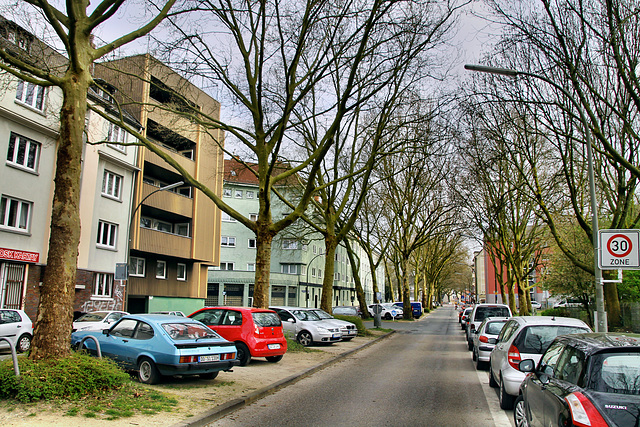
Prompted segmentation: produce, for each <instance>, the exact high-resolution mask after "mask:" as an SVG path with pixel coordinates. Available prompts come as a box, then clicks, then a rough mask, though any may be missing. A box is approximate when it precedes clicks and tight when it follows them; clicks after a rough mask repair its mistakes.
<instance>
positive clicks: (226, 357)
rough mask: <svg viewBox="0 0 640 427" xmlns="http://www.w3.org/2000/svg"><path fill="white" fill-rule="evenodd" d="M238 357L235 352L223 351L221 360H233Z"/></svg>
mask: <svg viewBox="0 0 640 427" xmlns="http://www.w3.org/2000/svg"><path fill="white" fill-rule="evenodd" d="M235 358H236V354H235V353H222V354H221V355H220V360H233V359H235Z"/></svg>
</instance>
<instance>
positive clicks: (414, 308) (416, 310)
mask: <svg viewBox="0 0 640 427" xmlns="http://www.w3.org/2000/svg"><path fill="white" fill-rule="evenodd" d="M393 305H396V306H398V307H400V310H402V309H403V304H402V301H399V302H394V303H393ZM411 312H412V314H413V317H414V318H416V319H417V318H418V317H420V316H422V303H421V302H416V301H411Z"/></svg>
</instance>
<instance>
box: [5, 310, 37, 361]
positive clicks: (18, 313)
mask: <svg viewBox="0 0 640 427" xmlns="http://www.w3.org/2000/svg"><path fill="white" fill-rule="evenodd" d="M0 337H1V338H7V339H8V340H10V341H11V342H12V343H13V345H14V346H15V349H16V351H17V352H19V353H22V352H25V351H27V350H29V348H31V338H33V323H31V319H29V316H27V313H25V312H24V311H22V310H13V309H8V308H3V309H0ZM5 348H9V343H8V342H6V341H5V340H0V349H5Z"/></svg>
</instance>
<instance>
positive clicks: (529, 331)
mask: <svg viewBox="0 0 640 427" xmlns="http://www.w3.org/2000/svg"><path fill="white" fill-rule="evenodd" d="M584 332H590V331H589V330H588V329H585V328H577V327H575V326H559V325H540V326H529V327H526V328H524V329H523V330H522V331H521V332H520V335H518V337H517V338H516V339H515V341H514V342H513V344H514V345H515V346H516V347H517V348H518V350H519V351H520V353H529V354H542V353H544V352H545V351H547V348H549V346H550V345H551V342H552V341H553V340H554V339H555V338H556V337H557V336H559V335H567V334H579V333H584Z"/></svg>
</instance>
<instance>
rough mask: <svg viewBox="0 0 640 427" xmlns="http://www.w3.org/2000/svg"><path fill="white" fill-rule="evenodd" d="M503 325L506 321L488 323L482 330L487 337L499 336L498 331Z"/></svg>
mask: <svg viewBox="0 0 640 427" xmlns="http://www.w3.org/2000/svg"><path fill="white" fill-rule="evenodd" d="M505 323H507V321H506V320H505V321H504V322H489V323H488V324H487V326H486V328H485V329H484V333H485V334H488V335H500V331H501V330H502V327H503V326H504V324H505Z"/></svg>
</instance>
